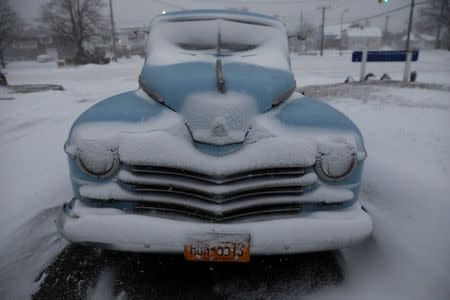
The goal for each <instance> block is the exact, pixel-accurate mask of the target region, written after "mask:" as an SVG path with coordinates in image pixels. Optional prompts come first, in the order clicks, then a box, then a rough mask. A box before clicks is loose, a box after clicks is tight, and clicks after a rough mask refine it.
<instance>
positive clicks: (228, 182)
mask: <svg viewBox="0 0 450 300" xmlns="http://www.w3.org/2000/svg"><path fill="white" fill-rule="evenodd" d="M139 85H140V88H139V89H138V90H135V91H130V92H126V93H123V94H119V95H116V96H112V97H110V98H108V99H106V100H103V101H101V102H99V103H97V104H96V105H94V106H93V107H91V108H90V109H88V110H87V111H86V112H84V113H83V114H82V115H81V116H80V117H79V118H78V119H77V120H76V121H75V123H74V124H73V126H72V128H71V130H70V133H69V137H68V139H67V142H66V143H65V147H64V149H65V151H66V153H67V155H68V161H69V168H70V176H71V180H72V184H73V192H74V196H73V199H72V200H71V201H69V202H67V203H66V204H64V205H63V207H62V208H61V211H60V213H59V215H58V217H57V226H58V229H59V231H60V233H61V234H62V235H63V236H64V237H65V238H66V239H67V240H69V241H71V242H75V243H86V244H90V245H94V246H96V247H101V248H107V249H115V250H124V251H136V252H159V253H174V254H175V253H180V254H182V253H184V256H185V258H186V259H188V260H203V261H205V260H206V261H230V262H233V261H235V262H247V261H249V260H250V257H251V255H269V254H289V253H301V252H309V251H321V250H329V249H339V248H344V247H348V246H352V245H353V244H355V243H358V242H360V241H362V240H364V239H366V238H368V237H369V236H370V234H371V231H372V227H373V224H372V219H371V217H370V216H369V215H368V214H367V213H366V212H365V210H364V208H363V207H362V206H361V204H360V202H359V201H358V193H359V189H360V181H361V174H362V172H363V164H364V160H365V158H366V156H367V155H366V150H365V147H364V142H363V138H362V135H361V133H360V131H359V130H358V128H357V127H356V126H355V124H354V123H353V122H352V121H350V120H349V119H348V118H347V117H346V116H345V115H343V114H342V113H340V112H339V111H337V110H336V109H334V108H332V107H331V106H329V105H328V104H325V103H324V102H321V101H319V100H316V99H313V98H310V97H306V96H303V95H301V94H299V93H297V92H296V82H295V79H294V75H293V73H292V72H291V66H290V58H289V50H288V43H287V34H286V29H285V28H284V26H283V25H282V24H281V23H280V22H279V21H277V20H276V19H274V18H272V17H268V16H264V15H259V14H253V13H242V12H234V11H219V10H217V11H216V10H198V11H181V12H174V13H168V14H165V15H161V16H159V17H157V18H155V20H154V21H153V23H152V26H151V31H150V34H149V39H148V45H147V56H146V59H145V63H144V66H143V68H142V72H141V74H140V76H139Z"/></svg>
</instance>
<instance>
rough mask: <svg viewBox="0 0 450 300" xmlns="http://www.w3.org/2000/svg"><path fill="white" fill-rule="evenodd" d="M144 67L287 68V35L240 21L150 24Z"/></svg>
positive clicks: (199, 20) (276, 30) (181, 21)
mask: <svg viewBox="0 0 450 300" xmlns="http://www.w3.org/2000/svg"><path fill="white" fill-rule="evenodd" d="M147 53H148V57H147V64H150V65H167V64H176V63H184V62H211V63H213V62H214V63H215V61H216V59H217V58H218V57H220V59H221V60H222V61H223V63H227V62H242V63H249V64H257V65H261V66H265V67H270V68H279V69H285V70H288V69H289V56H288V45H287V36H286V32H285V30H284V28H282V27H281V26H279V27H277V26H272V25H270V24H266V23H257V22H244V21H242V20H228V19H227V20H225V19H220V18H217V19H216V18H214V19H181V20H170V19H169V20H164V19H163V20H160V21H156V22H155V23H154V24H153V28H152V31H151V32H150V37H149V42H148V45H147Z"/></svg>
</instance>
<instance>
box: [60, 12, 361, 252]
mask: <svg viewBox="0 0 450 300" xmlns="http://www.w3.org/2000/svg"><path fill="white" fill-rule="evenodd" d="M186 14H191V15H197V16H202V15H205V16H208V15H211V14H213V15H217V14H225V15H231V16H238V17H240V18H245V17H247V16H248V17H251V18H261V19H267V20H272V19H271V18H270V17H267V16H262V15H258V14H252V13H243V12H230V11H215V10H205V11H190V12H177V13H171V14H167V15H166V16H163V17H162V18H167V17H177V16H180V17H183V16H184V15H186ZM218 59H220V57H218ZM222 72H223V74H225V77H226V91H225V93H227V92H228V91H235V92H240V93H245V94H247V95H251V96H252V97H254V98H255V99H257V104H258V105H257V111H258V114H259V115H264V114H267V113H271V114H272V115H273V118H275V119H276V121H277V122H279V123H280V124H282V125H283V126H285V127H286V128H287V129H289V130H292V131H302V130H308V131H311V130H316V129H317V130H318V131H320V132H324V131H325V132H326V131H330V132H346V133H350V134H352V135H353V136H354V137H355V140H356V147H357V149H356V151H358V152H360V153H365V148H364V142H363V137H362V135H361V132H360V131H359V129H358V128H357V127H356V126H355V124H354V123H353V122H352V121H351V120H350V119H349V118H347V117H346V116H345V115H344V114H342V113H341V112H339V111H338V110H336V109H335V108H333V107H331V106H330V105H328V104H326V103H324V102H322V101H320V100H317V99H314V98H311V97H306V96H302V95H300V94H298V97H297V98H296V97H292V95H291V96H290V98H289V101H284V102H282V103H280V104H278V105H276V106H274V105H273V100H274V98H276V97H277V96H278V95H280V94H283V93H286V92H287V91H289V90H290V89H292V87H293V86H295V78H294V75H293V73H292V72H291V71H290V70H282V69H274V68H268V67H265V66H258V65H255V64H246V63H229V64H223V67H222ZM139 82H140V85H141V88H142V89H143V90H146V89H150V90H151V91H152V92H153V93H155V94H157V95H158V97H159V98H161V99H164V103H160V102H161V101H156V100H150V101H149V100H148V99H144V98H143V97H141V96H139V95H138V94H137V93H136V91H130V92H125V93H122V94H118V95H115V96H112V97H109V98H107V99H105V100H103V101H101V102H99V103H97V104H95V105H94V106H92V107H91V108H89V109H88V110H86V111H85V112H84V113H83V114H82V115H81V116H80V117H79V118H78V119H77V120H76V121H75V122H74V124H73V126H72V128H71V130H70V133H69V137H68V140H67V142H66V144H67V145H72V144H74V136H75V133H76V132H77V130H78V129H79V128H80V127H82V126H86V125H89V124H96V123H102V124H105V123H106V124H107V123H108V122H111V123H115V124H117V123H122V124H141V123H143V122H144V123H145V122H151V121H152V120H153V119H157V118H158V117H159V116H160V115H161V114H163V113H164V112H165V111H168V110H169V111H175V112H180V111H181V110H182V107H183V104H184V100H185V99H186V97H187V96H188V95H190V94H193V93H199V92H210V93H214V92H217V80H216V65H215V64H212V63H208V62H198V61H195V62H181V63H177V64H170V65H157V66H154V65H150V64H147V63H145V64H144V67H143V68H142V71H141V75H140V78H139ZM294 95H295V94H294ZM273 111H276V113H275V114H274V113H273ZM192 143H193V144H194V145H195V147H196V149H197V150H198V151H200V152H203V153H205V154H206V155H209V156H213V157H216V158H217V159H218V160H220V159H221V158H222V157H226V156H227V155H229V154H231V153H236V152H239V151H242V149H243V148H245V147H246V144H245V142H242V143H231V144H227V145H214V144H208V143H204V142H197V141H195V140H192ZM138 146H139V145H136V147H138ZM363 160H364V159H361V160H359V161H358V162H357V165H356V166H355V167H354V168H353V170H352V172H351V174H349V175H348V176H346V177H345V178H343V179H342V180H337V181H333V182H324V181H323V180H321V179H320V178H319V180H318V181H317V182H316V183H315V184H314V185H313V186H310V187H308V188H307V189H306V190H305V192H307V191H308V189H309V190H313V189H315V188H316V187H317V186H319V185H322V184H325V185H327V186H336V187H339V186H346V187H348V189H349V190H351V191H352V192H353V195H354V196H353V199H351V200H350V201H346V202H343V203H337V204H328V205H323V203H316V204H305V205H304V206H303V208H302V212H304V213H307V212H314V211H333V210H339V209H343V208H346V207H350V206H352V205H354V204H355V202H356V201H357V200H358V194H359V188H360V181H361V176H362V171H363V165H364V161H363ZM68 161H69V169H70V175H71V178H72V184H73V192H74V198H76V199H77V200H79V201H81V202H82V203H83V204H85V205H87V206H90V207H96V208H118V209H120V210H124V211H132V210H133V207H134V205H135V203H134V202H133V201H120V200H117V199H116V200H117V201H114V202H108V201H106V202H99V201H91V200H90V199H87V198H85V197H83V196H82V195H81V194H80V192H79V191H80V187H81V186H82V185H83V184H86V182H91V183H93V184H97V183H98V184H105V183H110V182H114V181H115V177H114V176H112V177H108V178H99V177H96V176H92V175H89V174H87V173H86V172H85V171H84V170H83V169H82V168H81V167H80V164H79V163H77V160H76V157H75V155H73V153H72V154H69V155H68ZM127 168H128V166H125V165H122V164H121V166H120V167H119V170H122V169H127ZM313 170H314V166H310V167H308V171H310V172H313ZM123 188H124V189H130V191H131V187H127V186H123ZM70 210H71V207H70V206H69V205H65V206H64V212H65V213H66V214H70ZM60 227H64V226H63V225H60ZM60 231H62V232H63V231H64V229H60ZM68 239H70V238H68ZM72 240H73V238H72ZM125 249H126V248H125Z"/></svg>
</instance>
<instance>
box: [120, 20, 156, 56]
mask: <svg viewBox="0 0 450 300" xmlns="http://www.w3.org/2000/svg"><path fill="white" fill-rule="evenodd" d="M149 31H150V28H149V26H142V27H123V28H120V29H119V30H118V31H117V34H116V39H117V41H116V47H117V55H118V57H124V56H125V57H129V56H131V55H140V56H145V45H146V43H147V37H148V34H149Z"/></svg>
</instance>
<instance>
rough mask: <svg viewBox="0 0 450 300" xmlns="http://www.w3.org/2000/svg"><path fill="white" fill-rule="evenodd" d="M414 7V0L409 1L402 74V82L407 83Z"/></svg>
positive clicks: (409, 69)
mask: <svg viewBox="0 0 450 300" xmlns="http://www.w3.org/2000/svg"><path fill="white" fill-rule="evenodd" d="M414 5H415V0H411V8H410V11H409V21H408V34H407V36H406V46H405V51H406V62H405V71H404V73H403V82H405V83H406V82H409V73H410V71H411V58H412V50H411V47H410V40H411V28H412V23H413V17H414Z"/></svg>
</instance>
